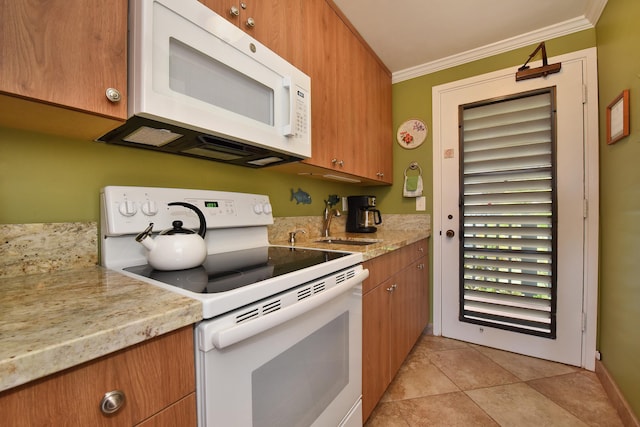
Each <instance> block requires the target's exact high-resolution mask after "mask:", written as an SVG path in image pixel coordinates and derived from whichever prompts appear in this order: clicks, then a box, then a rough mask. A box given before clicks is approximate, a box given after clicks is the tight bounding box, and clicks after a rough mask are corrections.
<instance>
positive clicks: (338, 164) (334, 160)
mask: <svg viewBox="0 0 640 427" xmlns="http://www.w3.org/2000/svg"><path fill="white" fill-rule="evenodd" d="M331 163H332V164H333V166H336V165H337V166H340V167H342V166H344V160H338V159H336V158H333V159H331Z"/></svg>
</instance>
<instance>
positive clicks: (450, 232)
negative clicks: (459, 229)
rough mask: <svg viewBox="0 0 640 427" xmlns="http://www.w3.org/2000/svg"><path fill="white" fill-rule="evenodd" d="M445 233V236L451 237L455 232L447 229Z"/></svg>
mask: <svg viewBox="0 0 640 427" xmlns="http://www.w3.org/2000/svg"><path fill="white" fill-rule="evenodd" d="M445 234H446V235H447V237H453V236H455V235H456V232H455V231H453V230H447V232H446V233H445Z"/></svg>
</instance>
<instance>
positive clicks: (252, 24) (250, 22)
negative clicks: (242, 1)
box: [245, 18, 256, 28]
mask: <svg viewBox="0 0 640 427" xmlns="http://www.w3.org/2000/svg"><path fill="white" fill-rule="evenodd" d="M245 25H246V26H247V27H249V28H253V27H255V26H256V21H254V20H253V18H247V22H246V23H245Z"/></svg>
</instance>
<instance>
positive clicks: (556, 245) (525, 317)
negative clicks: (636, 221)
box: [433, 55, 597, 367]
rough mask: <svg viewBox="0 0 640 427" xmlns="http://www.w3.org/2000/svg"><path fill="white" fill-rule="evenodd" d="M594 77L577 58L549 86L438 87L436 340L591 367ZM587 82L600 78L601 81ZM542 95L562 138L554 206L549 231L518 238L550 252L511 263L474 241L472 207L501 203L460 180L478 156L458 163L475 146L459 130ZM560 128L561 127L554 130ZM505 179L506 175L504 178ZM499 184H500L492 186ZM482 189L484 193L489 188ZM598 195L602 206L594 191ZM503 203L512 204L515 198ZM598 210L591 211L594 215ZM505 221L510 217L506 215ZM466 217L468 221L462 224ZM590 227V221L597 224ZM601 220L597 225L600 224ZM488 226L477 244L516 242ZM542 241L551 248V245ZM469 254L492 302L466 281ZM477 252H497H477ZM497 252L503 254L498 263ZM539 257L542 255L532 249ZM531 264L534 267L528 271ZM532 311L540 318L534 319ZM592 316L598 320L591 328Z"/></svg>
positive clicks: (555, 156) (472, 280) (554, 172)
mask: <svg viewBox="0 0 640 427" xmlns="http://www.w3.org/2000/svg"><path fill="white" fill-rule="evenodd" d="M552 62H555V61H552ZM531 66H532V67H535V66H537V65H531ZM587 69H588V66H587V63H586V60H585V58H584V57H583V56H581V55H575V57H574V58H571V57H563V59H562V70H561V71H560V72H559V73H557V74H552V75H549V76H547V77H545V78H537V79H531V80H524V81H520V82H516V81H515V69H510V70H504V71H500V72H496V73H491V74H488V75H484V76H479V77H476V78H472V79H467V80H464V81H460V82H454V83H450V84H447V85H443V86H440V87H437V88H434V90H433V105H434V125H433V127H434V232H433V234H434V301H435V303H434V331H435V332H436V334H437V333H441V334H442V335H443V336H447V337H451V338H455V339H460V340H464V341H468V342H472V343H477V344H481V345H486V346H490V347H495V348H500V349H504V350H508V351H513V352H516V353H521V354H527V355H531V356H535V357H540V358H544V359H549V360H554V361H558V362H562V363H568V364H572V365H576V366H587V367H589V366H590V363H589V361H588V360H587V361H585V355H586V354H587V353H588V354H589V355H590V356H593V355H594V354H595V330H594V331H587V328H586V326H592V327H593V329H595V323H594V320H595V315H596V313H595V310H593V313H589V312H590V311H592V308H593V307H595V305H594V302H593V299H594V298H595V295H594V294H595V292H592V291H590V290H589V289H588V288H587V287H586V284H587V282H589V281H591V280H592V278H591V277H589V276H590V275H592V274H593V272H592V271H591V270H590V269H589V268H590V267H588V265H587V264H588V263H589V262H590V261H589V255H588V254H589V253H590V252H589V250H591V251H593V250H594V249H593V248H592V247H591V246H590V245H592V244H593V240H592V239H593V236H592V235H589V233H591V234H593V232H591V231H590V228H589V227H588V224H587V223H588V219H587V218H589V215H588V214H589V211H588V210H587V208H588V203H587V201H588V200H589V198H590V197H591V196H593V195H594V193H593V192H594V191H596V190H594V189H589V184H591V181H590V179H589V177H588V173H589V172H590V173H593V170H591V171H590V170H589V168H590V167H592V166H591V164H590V163H589V162H590V161H591V162H592V160H589V157H588V155H589V149H588V144H586V141H587V140H588V139H590V138H591V137H592V136H593V135H589V132H590V130H589V127H588V126H586V117H587V115H586V114H585V111H586V107H585V103H586V102H587V99H586V93H587V91H586V90H585V88H586V80H587V73H586V70H587ZM589 77H590V78H591V79H594V78H595V76H589ZM545 88H548V89H549V92H548V93H547V94H546V95H543V98H548V99H549V100H550V101H551V104H550V105H549V106H548V107H544V108H547V109H548V110H549V111H551V114H550V116H549V118H548V119H546V120H548V122H549V124H550V126H551V127H550V131H549V133H550V134H555V138H556V139H555V145H553V144H550V145H549V146H552V147H554V148H553V149H551V151H552V152H551V154H550V155H549V156H547V157H548V158H549V159H551V161H552V163H553V165H552V167H550V168H547V169H548V171H550V172H548V173H549V174H550V175H549V181H550V182H552V184H551V188H552V190H549V193H548V194H546V195H545V196H544V197H546V198H547V199H548V200H549V206H548V210H549V216H548V218H546V219H545V220H546V221H547V223H546V224H547V225H545V224H541V225H533V226H532V227H531V230H534V231H533V232H532V233H521V234H523V235H524V234H527V236H528V237H527V238H531V236H534V234H535V233H537V234H540V235H538V237H537V238H538V239H547V240H544V241H543V240H533V244H532V245H530V246H531V247H534V248H535V247H536V246H538V247H542V246H544V247H545V248H544V249H541V250H542V251H543V252H545V253H544V254H543V255H538V254H534V255H532V256H531V257H529V256H527V257H526V259H525V257H524V256H523V257H519V256H518V255H513V252H512V251H511V252H510V251H509V250H510V249H511V246H510V245H502V244H500V243H495V242H497V241H498V239H493V240H494V242H492V243H490V244H487V242H486V239H485V241H484V242H480V243H478V244H477V245H476V243H477V242H476V240H478V239H475V237H476V236H477V235H478V234H477V233H478V231H477V228H476V227H475V226H472V225H470V224H469V222H472V223H475V222H476V221H475V220H471V221H470V220H469V218H468V215H469V212H474V211H475V210H476V208H477V207H476V206H475V205H474V204H475V203H476V202H475V200H476V198H477V199H478V200H481V199H484V201H483V202H481V203H484V205H485V208H486V206H488V208H489V210H493V209H494V208H496V205H500V204H502V202H501V200H500V198H501V197H503V196H504V194H500V195H493V194H491V195H489V196H482V195H480V196H477V195H475V194H469V191H470V190H468V187H469V185H468V181H467V179H466V178H465V179H463V180H461V178H460V176H461V172H463V173H464V172H465V171H466V172H468V171H469V170H470V169H472V168H473V167H474V166H473V165H471V164H470V163H469V161H467V160H468V159H471V158H472V157H473V156H474V155H475V153H469V152H468V148H467V149H466V150H465V149H464V148H463V155H462V156H461V153H460V147H469V141H466V144H467V145H461V144H465V142H464V139H465V138H467V139H470V138H471V136H469V132H464V131H463V132H461V131H460V130H461V129H463V130H464V129H465V127H464V126H463V124H464V123H466V126H467V129H468V128H471V127H472V124H471V121H470V120H468V119H467V122H465V119H464V117H465V114H466V115H467V116H472V117H473V116H474V114H475V113H474V108H477V107H478V106H480V107H482V106H485V105H486V104H487V103H485V102H484V101H488V100H493V101H494V102H492V104H491V105H493V104H496V105H497V103H500V104H502V103H503V102H511V101H507V100H506V99H511V98H513V97H514V96H515V95H517V94H531V93H532V92H534V91H537V90H540V89H545ZM594 93H595V91H594ZM531 98H533V97H531ZM594 98H595V97H594ZM517 102H519V101H516V103H517ZM591 102H594V100H591ZM554 103H555V106H554ZM505 105H506V104H505ZM461 106H463V107H462V108H461ZM498 107H499V108H500V106H498ZM499 108H498V109H499ZM544 108H543V109H544ZM469 113H470V114H469ZM482 114H484V113H482ZM554 115H555V118H554ZM553 123H555V126H556V128H555V131H554V129H553V126H554V124H553ZM522 126H524V124H523V125H522ZM465 135H467V136H465ZM588 137H589V138H588ZM596 138H597V136H596ZM461 140H462V141H463V142H462V143H461ZM547 148H548V147H547ZM596 150H597V145H596ZM461 157H462V160H463V161H462V162H461ZM596 165H597V160H596ZM492 173H495V172H492ZM500 174H502V172H499V174H498V175H500ZM533 175H535V172H534V173H533ZM492 179H494V180H495V178H492ZM526 179H528V178H526ZM499 180H501V179H498V181H499ZM508 180H511V178H509V179H505V180H504V182H505V183H506V182H507V181H508ZM461 181H462V182H461ZM461 184H462V186H461ZM476 184H477V183H476ZM481 184H482V186H484V187H486V184H485V183H484V182H482V183H481ZM491 185H493V184H492V183H489V186H491ZM507 185H511V183H509V184H507ZM592 186H594V185H592ZM518 191H519V190H517V189H516V190H506V193H516V192H518ZM540 194H545V193H540ZM595 195H596V197H597V192H596V193H595ZM506 196H507V197H511V196H509V194H507V195H506ZM518 197H520V196H518ZM532 197H533V198H528V199H527V198H524V199H526V201H525V202H523V204H522V205H521V206H520V207H519V208H525V209H526V208H528V206H529V204H531V203H533V204H535V203H537V202H538V200H539V196H538V195H535V196H532ZM491 198H495V200H493V199H491ZM520 198H522V197H520ZM524 199H523V200H524ZM534 199H535V201H533V202H532V201H531V200H534ZM544 203H546V202H544ZM593 206H597V200H595V201H594V204H593ZM593 206H592V209H591V212H592V211H593V210H594V209H593ZM596 209H597V208H596ZM480 210H482V208H480ZM484 214H485V215H486V213H484ZM500 215H506V214H505V213H504V212H503V213H501V214H500ZM463 216H464V217H466V218H467V219H466V220H465V219H464V218H463ZM593 219H594V218H593V217H592V218H591V221H592V222H593ZM595 219H596V222H597V215H595ZM478 222H481V221H478ZM491 222H492V221H489V222H488V223H487V224H480V228H482V227H485V230H487V229H488V228H491V229H492V231H486V232H485V231H481V232H480V237H488V235H491V236H493V237H496V236H497V237H500V235H503V234H512V233H511V232H507V233H505V232H503V231H500V229H499V227H500V225H504V224H498V226H497V227H495V222H496V221H495V220H494V221H493V223H491ZM498 222H508V221H498ZM519 225H520V224H518V226H519ZM512 226H513V225H512ZM536 227H540V228H536ZM545 227H549V228H548V230H547V231H548V233H547V234H548V235H544V232H543V233H538V232H537V231H536V230H542V231H544V230H545ZM471 229H475V231H471ZM496 230H497V231H496ZM503 230H504V229H503ZM509 230H513V228H510V229H509ZM474 233H476V234H474ZM518 237H519V236H518ZM533 238H534V239H535V238H536V237H533ZM536 242H544V245H541V244H537V243H536ZM461 246H462V247H461ZM521 246H525V245H524V244H523V245H521ZM469 247H474V249H473V250H474V251H475V253H476V254H478V253H479V254H480V255H479V257H480V258H482V259H483V262H484V266H483V267H482V268H485V269H486V270H494V271H492V273H493V274H492V276H493V277H490V278H489V280H494V281H495V282H492V283H494V284H496V286H490V288H491V289H490V290H489V292H488V293H487V292H484V291H485V290H486V289H487V288H486V287H485V288H483V287H482V286H483V285H482V284H480V285H477V284H478V283H481V282H482V281H483V280H485V279H486V277H485V276H487V275H485V274H483V273H474V272H471V273H469V271H470V270H469V265H468V264H469V261H468V257H469V253H468V248H469ZM478 247H480V249H482V248H490V249H489V250H488V251H484V252H482V251H480V252H479V251H478V250H477V248H478ZM461 249H462V250H461ZM518 249H521V248H518ZM491 251H493V253H491ZM496 252H499V253H500V255H498V256H497V257H496ZM529 252H531V251H529ZM533 252H536V251H535V249H534V250H533ZM507 253H508V254H507ZM505 254H506V255H505ZM472 256H475V255H472ZM462 259H464V261H463V262H461V260H462ZM496 260H497V261H496ZM505 260H507V261H508V262H510V263H512V264H513V261H514V260H515V261H518V262H520V265H519V266H516V267H515V268H513V267H509V268H508V270H509V271H517V272H519V273H523V272H524V273H527V271H531V270H538V273H539V274H542V275H548V277H544V278H543V279H542V280H540V279H536V278H532V279H531V280H530V283H529V284H531V283H533V284H534V287H533V288H532V287H530V286H521V285H523V283H524V279H522V280H523V281H522V282H520V279H519V278H518V279H516V280H513V279H512V278H510V277H507V276H509V274H506V275H502V274H501V273H500V272H499V271H502V270H501V269H502V268H503V267H504V261H505ZM595 260H596V261H592V262H594V263H596V262H597V258H595ZM531 262H533V263H536V262H537V263H542V264H532V263H531ZM526 263H528V265H529V267H522V265H524V264H526ZM532 265H533V267H531V266H532ZM535 265H538V266H540V265H542V267H535ZM474 268H475V266H474ZM477 271H481V270H477ZM525 275H527V274H525ZM503 276H504V277H503ZM521 276H522V275H521ZM528 276H530V275H528ZM476 279H477V280H476ZM545 280H546V281H548V285H549V287H548V288H547V287H544V286H546V285H545V284H540V283H538V286H543V288H535V283H537V282H541V281H545ZM514 283H515V285H514ZM475 286H477V288H476V287H475ZM518 287H520V288H528V289H527V290H525V292H528V291H529V289H540V292H533V293H535V294H540V295H535V298H534V297H532V298H529V299H528V300H527V298H522V297H521V296H516V295H522V293H520V291H519V289H517V288H518ZM495 288H497V290H496V289H495ZM477 289H480V291H477ZM491 293H493V295H491ZM505 294H508V295H505ZM588 297H589V298H588ZM538 298H540V299H538ZM498 300H500V301H498ZM478 301H479V302H478ZM505 301H506V302H505ZM501 304H504V306H501ZM533 306H535V309H533V310H531V308H532V307H533ZM493 307H498V308H496V309H494V308H493ZM501 307H502V308H501ZM504 307H506V308H504ZM545 310H546V311H545ZM531 313H533V314H531ZM586 313H589V314H590V315H592V318H591V319H589V320H590V321H589V323H588V324H587V322H586V319H587V316H586ZM509 316H511V317H509ZM511 320H513V321H511ZM514 325H515V326H514ZM547 326H548V327H547ZM587 332H589V334H587ZM591 335H593V337H592V336H591ZM591 341H593V342H591ZM591 347H593V349H591ZM586 350H588V351H586ZM588 358H589V357H587V359H588ZM591 363H593V362H591Z"/></svg>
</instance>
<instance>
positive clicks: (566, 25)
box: [391, 0, 607, 83]
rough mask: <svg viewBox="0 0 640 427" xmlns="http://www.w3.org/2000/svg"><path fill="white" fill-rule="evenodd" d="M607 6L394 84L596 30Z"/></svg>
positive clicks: (405, 74) (409, 72) (410, 72)
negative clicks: (585, 31) (587, 15)
mask: <svg viewBox="0 0 640 427" xmlns="http://www.w3.org/2000/svg"><path fill="white" fill-rule="evenodd" d="M595 3H597V5H595V6H594V4H595ZM606 3H607V0H594V2H592V3H590V7H589V8H588V9H589V10H588V13H589V14H590V18H587V17H586V16H582V17H579V18H574V19H570V20H567V21H564V22H561V23H559V24H555V25H550V26H548V27H545V28H541V29H539V30H535V31H531V32H529V33H525V34H521V35H519V36H516V37H512V38H509V39H505V40H502V41H499V42H496V43H492V44H489V45H486V46H482V47H479V48H476V49H472V50H468V51H466V52H462V53H459V54H456V55H451V56H449V57H446V58H442V59H438V60H436V61H431V62H427V63H425V64H421V65H417V66H415V67H410V68H407V69H405V70H400V71H397V72H395V73H393V74H392V76H391V82H392V83H399V82H402V81H405V80H410V79H413V78H416V77H420V76H424V75H427V74H431V73H434V72H436V71H441V70H446V69H447V68H451V67H455V66H458V65H463V64H467V63H469V62H473V61H477V60H479V59H484V58H488V57H491V56H494V55H498V54H501V53H504V52H509V51H511V50H514V49H518V48H521V47H526V46H530V45H532V44H535V43H540V42H543V41H546V40H549V39H553V38H556V37H561V36H565V35H568V34H572V33H577V32H579V31H583V30H587V29H591V28H594V27H595V22H597V19H599V17H600V14H601V13H602V10H603V9H604V6H605V5H606Z"/></svg>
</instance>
